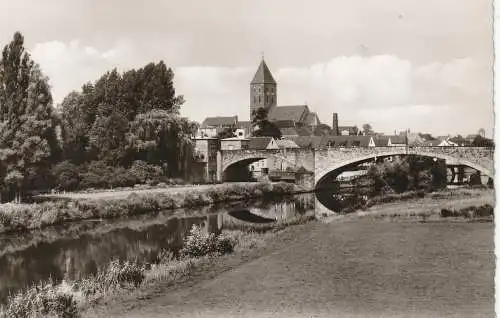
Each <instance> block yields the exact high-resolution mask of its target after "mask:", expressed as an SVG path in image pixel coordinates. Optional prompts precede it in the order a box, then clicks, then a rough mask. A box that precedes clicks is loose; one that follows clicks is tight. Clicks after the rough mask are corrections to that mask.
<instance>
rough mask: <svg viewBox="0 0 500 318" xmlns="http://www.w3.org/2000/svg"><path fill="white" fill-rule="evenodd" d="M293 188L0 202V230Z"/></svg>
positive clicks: (269, 185) (273, 186)
mask: <svg viewBox="0 0 500 318" xmlns="http://www.w3.org/2000/svg"><path fill="white" fill-rule="evenodd" d="M295 191H296V188H295V186H294V185H293V184H289V183H284V182H280V183H265V182H263V183H255V184H246V185H243V184H223V185H218V186H214V187H204V188H200V189H188V190H184V191H180V192H155V193H148V192H143V193H141V194H137V193H131V194H129V195H128V196H127V197H125V198H119V199H110V198H108V199H82V200H73V199H65V200H58V201H55V202H42V203H33V204H13V203H8V204H2V205H1V206H0V233H2V232H16V231H29V230H33V229H39V228H43V227H46V226H51V225H57V224H62V223H66V222H71V221H77V220H85V219H94V218H97V219H108V218H118V217H127V216H132V215H140V214H148V213H150V214H156V213H158V212H160V211H163V210H173V209H176V208H181V207H186V208H191V207H196V206H203V205H210V204H214V203H221V202H229V201H236V200H248V199H251V198H255V197H271V196H279V195H285V194H291V193H294V192H295Z"/></svg>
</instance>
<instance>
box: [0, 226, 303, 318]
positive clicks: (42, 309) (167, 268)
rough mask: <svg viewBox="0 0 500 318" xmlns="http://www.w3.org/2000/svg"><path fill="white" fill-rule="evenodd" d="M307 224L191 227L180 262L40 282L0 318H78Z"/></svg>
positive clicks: (123, 266) (119, 265)
mask: <svg viewBox="0 0 500 318" xmlns="http://www.w3.org/2000/svg"><path fill="white" fill-rule="evenodd" d="M310 219H311V218H310V217H304V218H296V219H292V220H287V221H283V222H279V223H276V224H275V225H274V226H272V227H269V228H267V229H266V231H259V232H256V231H254V229H252V228H248V229H246V230H230V231H224V232H223V233H222V234H221V235H219V236H215V235H214V234H207V233H205V232H203V231H202V230H201V229H200V228H199V227H197V226H193V228H192V229H191V232H190V234H189V235H188V236H187V237H186V239H185V241H184V246H183V248H182V249H181V251H180V253H179V255H178V256H174V255H173V254H172V253H171V252H169V251H164V252H163V253H161V256H160V257H159V260H158V262H156V263H154V264H143V263H139V262H134V261H119V260H113V261H111V262H110V263H109V264H108V265H107V266H105V267H103V268H101V269H99V271H98V272H97V273H96V274H95V275H93V276H89V277H83V278H80V279H77V280H74V281H72V280H64V281H62V282H61V283H57V284H55V283H53V282H51V281H48V282H40V283H38V284H37V285H34V286H32V287H30V288H27V289H25V290H22V291H20V292H18V293H17V294H15V295H12V296H11V297H10V298H9V299H8V302H7V304H6V305H5V306H3V307H0V317H2V318H3V317H46V316H55V317H68V318H69V317H79V316H80V314H81V312H83V311H85V310H86V309H87V308H89V307H91V306H92V305H93V304H96V303H97V302H99V301H100V300H103V299H106V298H109V297H113V296H116V295H119V294H123V293H129V292H131V291H133V290H136V289H138V288H141V287H143V288H144V287H145V288H147V287H148V286H151V285H154V284H157V283H159V282H163V283H169V282H176V281H178V280H180V279H182V278H184V277H187V276H189V275H190V273H191V272H192V271H193V270H194V269H195V268H197V267H200V266H203V265H209V264H210V263H211V262H213V261H214V260H215V259H217V258H218V257H220V256H222V255H225V254H231V253H233V252H243V251H246V250H250V249H254V248H258V247H260V246H262V245H263V244H264V243H265V241H266V240H268V239H269V238H270V237H271V236H273V233H275V232H276V231H280V230H282V229H284V228H285V227H286V226H289V225H295V224H302V223H305V222H307V221H309V220H310Z"/></svg>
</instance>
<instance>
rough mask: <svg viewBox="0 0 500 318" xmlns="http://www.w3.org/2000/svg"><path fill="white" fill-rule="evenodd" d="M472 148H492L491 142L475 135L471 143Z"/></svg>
mask: <svg viewBox="0 0 500 318" xmlns="http://www.w3.org/2000/svg"><path fill="white" fill-rule="evenodd" d="M471 145H472V147H493V146H494V143H493V140H491V139H488V138H484V137H482V136H480V135H477V136H476V137H475V138H474V140H473V141H472V144H471Z"/></svg>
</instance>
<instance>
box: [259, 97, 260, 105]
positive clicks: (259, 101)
mask: <svg viewBox="0 0 500 318" xmlns="http://www.w3.org/2000/svg"><path fill="white" fill-rule="evenodd" d="M259 104H260V95H259Z"/></svg>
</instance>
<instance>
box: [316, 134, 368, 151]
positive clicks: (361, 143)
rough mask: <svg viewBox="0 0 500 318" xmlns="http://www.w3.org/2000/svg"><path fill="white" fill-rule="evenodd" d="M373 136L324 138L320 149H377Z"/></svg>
mask: <svg viewBox="0 0 500 318" xmlns="http://www.w3.org/2000/svg"><path fill="white" fill-rule="evenodd" d="M376 146H377V145H376V144H375V140H374V138H373V136H323V138H322V139H321V142H320V145H319V147H320V148H324V147H376Z"/></svg>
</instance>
